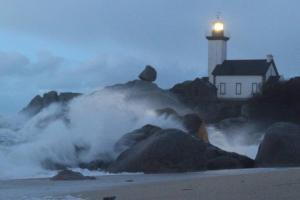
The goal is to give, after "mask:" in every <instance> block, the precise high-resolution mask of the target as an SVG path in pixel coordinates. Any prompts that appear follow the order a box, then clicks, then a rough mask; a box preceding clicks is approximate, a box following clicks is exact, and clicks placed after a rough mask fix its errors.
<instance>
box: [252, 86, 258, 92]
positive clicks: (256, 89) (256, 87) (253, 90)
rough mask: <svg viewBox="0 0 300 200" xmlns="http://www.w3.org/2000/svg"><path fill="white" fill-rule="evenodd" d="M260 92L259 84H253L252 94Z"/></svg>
mask: <svg viewBox="0 0 300 200" xmlns="http://www.w3.org/2000/svg"><path fill="white" fill-rule="evenodd" d="M257 92H258V84H257V83H252V94H256V93H257Z"/></svg>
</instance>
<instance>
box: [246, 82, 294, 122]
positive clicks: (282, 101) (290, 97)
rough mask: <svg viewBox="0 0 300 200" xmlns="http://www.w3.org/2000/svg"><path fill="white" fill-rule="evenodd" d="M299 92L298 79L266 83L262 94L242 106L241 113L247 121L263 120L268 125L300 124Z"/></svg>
mask: <svg viewBox="0 0 300 200" xmlns="http://www.w3.org/2000/svg"><path fill="white" fill-rule="evenodd" d="M299 91H300V77H295V78H292V79H290V80H288V81H280V82H271V83H267V84H265V85H264V86H263V89H262V93H261V94H258V95H256V96H255V97H254V98H252V99H251V100H250V101H249V103H248V104H247V105H246V106H244V108H243V112H242V113H243V115H244V116H245V117H247V118H249V119H257V120H264V121H265V122H268V124H269V125H270V124H272V123H274V122H278V121H289V122H294V123H300V93H299Z"/></svg>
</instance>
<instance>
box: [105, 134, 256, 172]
mask: <svg viewBox="0 0 300 200" xmlns="http://www.w3.org/2000/svg"><path fill="white" fill-rule="evenodd" d="M253 165H254V162H253V160H251V159H250V158H247V157H245V156H241V155H238V154H235V153H228V152H225V151H223V150H221V149H219V148H217V147H215V146H213V145H211V144H209V143H206V142H203V141H202V140H200V139H198V138H196V137H194V136H192V135H190V134H187V133H185V132H182V131H180V130H177V129H166V130H160V131H157V132H156V133H155V134H154V135H152V136H150V137H148V138H147V139H144V140H142V141H141V142H138V143H137V144H136V145H134V146H132V147H131V148H129V149H128V150H126V151H124V152H123V153H122V154H121V155H120V156H119V157H118V158H117V160H116V161H115V162H114V163H113V164H112V165H111V166H110V167H109V172H113V173H117V172H145V173H165V172H187V171H201V170H207V169H228V168H249V167H253Z"/></svg>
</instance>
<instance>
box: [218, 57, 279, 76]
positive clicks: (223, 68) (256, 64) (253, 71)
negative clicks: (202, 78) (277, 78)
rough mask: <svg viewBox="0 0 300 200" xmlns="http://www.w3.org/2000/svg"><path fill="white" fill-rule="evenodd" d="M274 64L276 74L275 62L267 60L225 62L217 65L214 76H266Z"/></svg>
mask: <svg viewBox="0 0 300 200" xmlns="http://www.w3.org/2000/svg"><path fill="white" fill-rule="evenodd" d="M271 64H273V65H274V68H275V71H276V73H277V74H278V72H277V69H276V66H275V63H274V61H272V62H267V60H264V59H262V60H225V61H224V62H223V64H220V65H217V66H216V68H215V69H214V71H213V72H212V74H213V75H215V76H217V75H219V76H222V75H223V76H225V75H231V76H234V75H244V76H247V75H248V76H249V75H250V76H251V75H261V76H263V75H265V74H266V73H267V71H268V69H269V67H270V65H271Z"/></svg>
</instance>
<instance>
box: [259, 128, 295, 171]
mask: <svg viewBox="0 0 300 200" xmlns="http://www.w3.org/2000/svg"><path fill="white" fill-rule="evenodd" d="M255 160H256V165H257V166H259V167H276V166H277V167H278V166H300V126H299V125H296V124H292V123H275V124H273V125H272V126H271V127H270V128H269V129H268V130H267V132H266V135H265V137H264V139H263V141H262V143H261V144H260V146H259V150H258V153H257V156H256V159H255Z"/></svg>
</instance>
